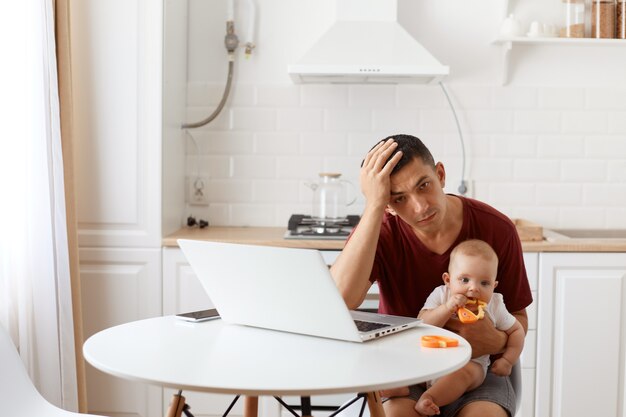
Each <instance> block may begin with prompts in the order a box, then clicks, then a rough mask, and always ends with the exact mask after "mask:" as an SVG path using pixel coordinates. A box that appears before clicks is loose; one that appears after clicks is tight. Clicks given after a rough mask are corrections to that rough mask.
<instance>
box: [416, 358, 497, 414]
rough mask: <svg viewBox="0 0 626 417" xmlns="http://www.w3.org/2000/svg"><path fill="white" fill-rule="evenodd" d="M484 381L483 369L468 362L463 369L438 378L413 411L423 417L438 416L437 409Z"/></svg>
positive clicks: (474, 363)
mask: <svg viewBox="0 0 626 417" xmlns="http://www.w3.org/2000/svg"><path fill="white" fill-rule="evenodd" d="M484 379H485V372H484V371H483V367H482V366H480V365H479V364H477V363H476V362H469V363H468V364H467V365H465V366H464V367H463V368H461V369H459V370H458V371H455V372H453V373H451V374H449V375H446V376H443V377H441V378H439V379H438V380H437V381H436V382H435V383H434V384H433V386H432V387H430V388H429V389H428V390H426V392H425V393H424V394H422V396H421V397H420V399H419V401H418V402H417V403H416V404H415V411H417V412H418V413H420V414H421V415H424V416H432V415H434V414H439V407H440V406H444V405H447V404H450V403H451V402H453V401H455V400H456V399H458V398H459V397H460V396H461V395H463V394H464V393H465V392H467V391H470V390H473V389H474V388H477V387H478V386H480V384H482V383H483V380H484Z"/></svg>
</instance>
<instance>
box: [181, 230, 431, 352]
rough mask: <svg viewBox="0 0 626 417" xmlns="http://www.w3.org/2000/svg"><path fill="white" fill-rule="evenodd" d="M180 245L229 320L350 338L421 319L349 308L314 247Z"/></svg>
mask: <svg viewBox="0 0 626 417" xmlns="http://www.w3.org/2000/svg"><path fill="white" fill-rule="evenodd" d="M178 245H179V246H180V248H181V249H182V251H183V253H184V254H185V257H186V258H187V260H188V261H189V264H190V265H191V268H192V269H193V271H194V272H195V273H196V276H197V277H198V279H199V280H200V283H201V284H202V287H203V288H204V290H205V291H206V293H207V295H208V296H209V298H210V299H211V301H212V302H213V304H214V305H215V307H216V308H217V310H218V311H219V313H220V316H221V317H222V319H223V320H224V321H226V322H228V323H234V324H241V325H246V326H253V327H261V328H265V329H272V330H280V331H284V332H291V333H298V334H305V335H311V336H318V337H325V338H330V339H338V340H347V341H351V342H364V341H367V340H372V339H376V338H379V337H382V336H387V335H390V334H394V333H396V332H399V331H401V330H406V329H409V328H411V327H415V326H417V325H418V324H419V323H421V320H420V319H417V318H407V317H399V316H391V315H385V314H377V313H369V312H362V311H350V310H348V308H347V306H346V304H345V302H344V300H343V298H342V297H341V295H340V294H339V290H338V289H337V287H336V285H335V282H334V281H333V279H332V277H331V275H330V271H329V269H328V266H327V265H326V263H325V262H324V260H323V258H322V256H321V254H320V253H319V252H318V251H317V250H313V249H294V248H282V247H273V246H254V245H244V244H235V243H221V242H206V241H200V240H187V239H179V240H178ZM357 326H359V328H361V330H359V329H357Z"/></svg>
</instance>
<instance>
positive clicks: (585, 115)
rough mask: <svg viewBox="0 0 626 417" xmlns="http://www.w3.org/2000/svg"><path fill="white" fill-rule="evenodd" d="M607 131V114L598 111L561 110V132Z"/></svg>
mask: <svg viewBox="0 0 626 417" xmlns="http://www.w3.org/2000/svg"><path fill="white" fill-rule="evenodd" d="M607 131H608V115H607V114H606V113H605V112H600V111H589V110H584V111H565V112H563V132H566V133H575V134H580V133H604V132H607Z"/></svg>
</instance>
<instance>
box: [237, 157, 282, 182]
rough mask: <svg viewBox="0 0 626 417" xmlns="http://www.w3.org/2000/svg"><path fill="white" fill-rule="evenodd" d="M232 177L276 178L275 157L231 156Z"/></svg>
mask: <svg viewBox="0 0 626 417" xmlns="http://www.w3.org/2000/svg"><path fill="white" fill-rule="evenodd" d="M232 177H233V178H241V179H250V178H276V157H274V156H264V155H254V156H239V155H238V156H233V157H232Z"/></svg>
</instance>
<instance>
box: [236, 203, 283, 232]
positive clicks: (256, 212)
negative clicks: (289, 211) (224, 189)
mask: <svg viewBox="0 0 626 417" xmlns="http://www.w3.org/2000/svg"><path fill="white" fill-rule="evenodd" d="M274 210H275V209H274V205H273V204H265V205H260V204H233V205H232V206H231V210H230V211H231V213H230V215H231V218H232V219H233V220H235V219H236V224H237V225H239V226H256V227H262V226H272V225H273V224H274V223H275V221H276V220H275V216H274Z"/></svg>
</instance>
